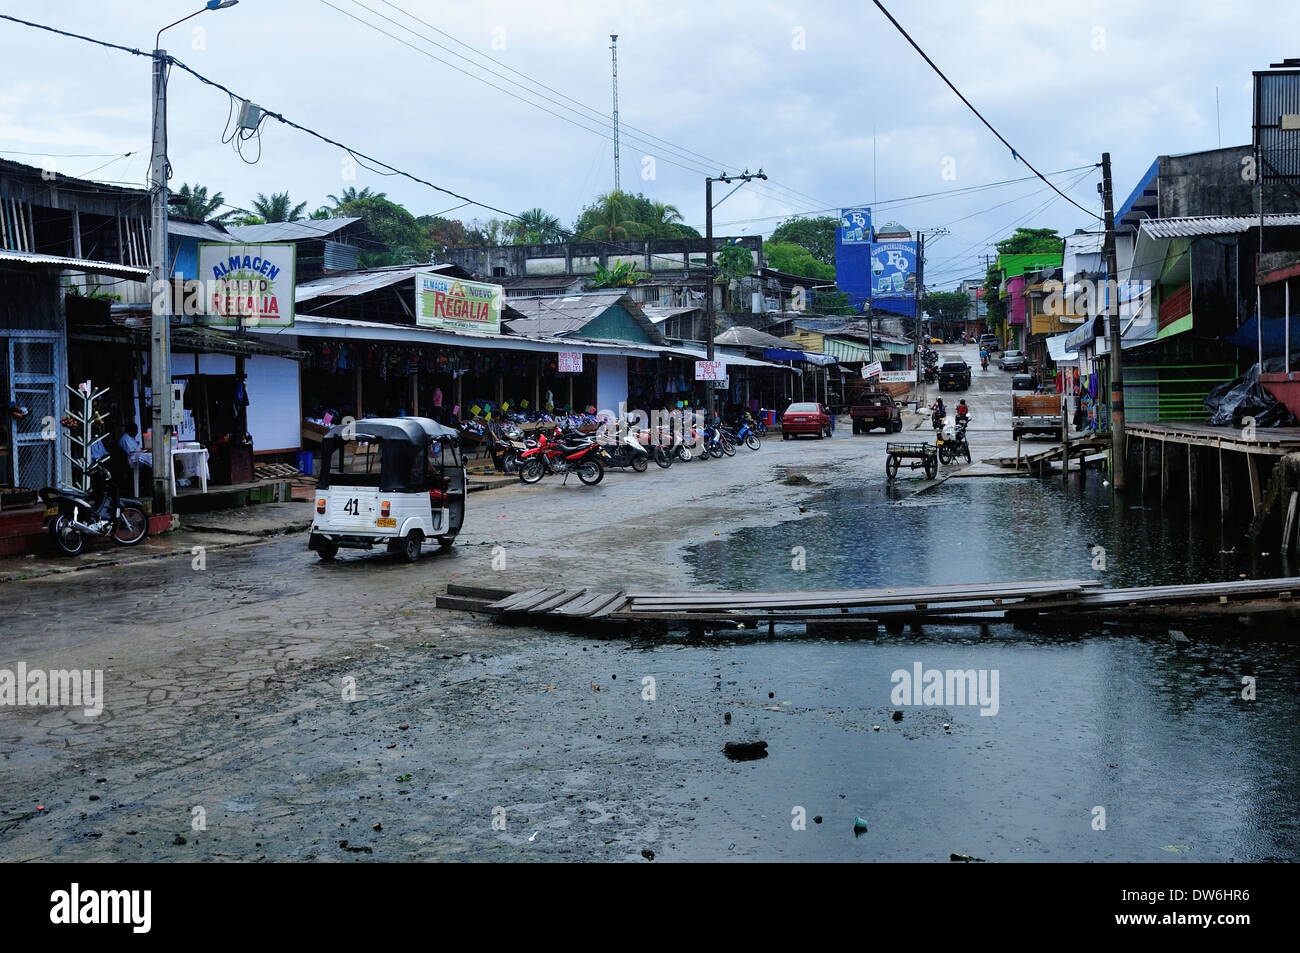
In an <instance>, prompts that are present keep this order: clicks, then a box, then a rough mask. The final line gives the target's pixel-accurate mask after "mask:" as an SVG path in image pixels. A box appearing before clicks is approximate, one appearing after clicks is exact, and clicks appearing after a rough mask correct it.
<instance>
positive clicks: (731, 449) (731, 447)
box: [722, 440, 736, 457]
mask: <svg viewBox="0 0 1300 953" xmlns="http://www.w3.org/2000/svg"><path fill="white" fill-rule="evenodd" d="M722 452H723V453H725V454H726V455H727V456H729V457H734V456H735V455H736V445H735V444H734V443H732V442H731V441H730V440H724V441H722Z"/></svg>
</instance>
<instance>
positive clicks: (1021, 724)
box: [691, 478, 1300, 861]
mask: <svg viewBox="0 0 1300 953" xmlns="http://www.w3.org/2000/svg"><path fill="white" fill-rule="evenodd" d="M806 505H807V506H808V507H809V508H811V509H813V510H815V513H813V514H811V515H809V516H808V517H806V518H805V519H804V520H802V521H800V522H799V523H798V524H796V525H794V526H779V527H767V528H751V529H742V530H739V531H737V532H736V533H735V534H733V535H732V536H730V537H729V538H726V539H720V540H717V541H709V542H705V543H703V544H701V545H699V546H697V547H694V549H693V550H692V553H691V562H692V566H693V568H694V572H695V580H694V584H695V585H696V586H697V587H699V588H706V587H724V588H743V589H776V590H789V589H838V588H855V587H857V588H863V587H874V586H890V585H900V584H911V585H924V584H945V583H960V582H982V581H991V580H999V581H1001V580H1016V579H1020V580H1024V579H1049V578H1085V579H1091V578H1099V579H1101V580H1102V581H1103V582H1104V584H1105V585H1106V586H1108V587H1119V586H1136V585H1153V584H1160V583H1174V582H1187V581H1192V580H1206V581H1211V580H1227V579H1234V578H1237V577H1238V575H1239V574H1241V573H1248V574H1250V575H1252V576H1257V575H1285V574H1287V572H1286V567H1284V566H1282V565H1280V563H1277V562H1276V561H1270V560H1262V562H1264V563H1265V565H1258V564H1252V562H1251V557H1249V556H1247V555H1243V554H1242V553H1240V551H1239V552H1228V553H1225V552H1222V551H1221V548H1220V547H1221V545H1222V544H1221V541H1220V539H1219V538H1218V532H1217V527H1216V528H1215V530H1214V532H1213V533H1206V532H1205V531H1204V530H1203V529H1202V528H1200V527H1199V525H1198V524H1195V523H1194V522H1193V521H1190V520H1186V519H1164V520H1162V519H1161V518H1160V514H1159V512H1158V510H1152V509H1149V508H1146V507H1141V506H1138V505H1137V503H1136V502H1134V503H1131V504H1130V505H1125V506H1124V507H1123V508H1122V509H1120V510H1117V509H1116V508H1115V506H1114V505H1113V503H1112V496H1111V494H1110V492H1109V491H1108V489H1106V488H1103V487H1102V486H1101V485H1100V481H1099V480H1095V479H1094V480H1092V481H1090V483H1089V485H1088V486H1087V487H1086V488H1085V489H1083V490H1082V491H1081V490H1080V489H1078V488H1077V487H1072V488H1070V489H1068V490H1063V489H1062V488H1061V486H1060V484H1059V482H1058V481H1050V482H1049V481H1038V480H1033V479H1000V478H988V479H953V480H949V481H947V482H945V483H943V484H942V485H940V486H937V487H934V488H932V489H930V490H928V491H925V492H922V493H920V494H917V495H914V496H910V497H908V498H905V499H895V498H893V496H892V491H891V490H889V489H888V488H886V487H884V486H882V484H880V483H878V482H877V483H872V482H870V481H863V482H861V483H858V484H850V485H840V486H836V487H834V488H830V489H826V490H824V491H823V492H821V493H819V494H812V495H810V497H809V501H808V503H807V504H806ZM794 547H802V548H803V553H804V557H805V558H806V564H807V568H806V570H804V571H796V570H793V569H792V568H791V563H792V559H793V558H794V556H792V549H794ZM1097 547H1101V549H1098V548H1097ZM1103 551H1104V552H1103ZM1102 555H1104V557H1105V561H1104V564H1103V563H1101V562H1100V561H1099V556H1102ZM1270 562H1272V563H1273V564H1269V563H1270ZM1103 565H1104V568H1100V567H1101V566H1103ZM1180 628H1186V629H1187V631H1188V632H1189V633H1190V634H1191V635H1192V637H1193V641H1192V644H1191V645H1190V646H1189V647H1186V648H1183V649H1179V648H1177V647H1176V646H1175V645H1174V644H1172V643H1171V642H1170V640H1169V638H1168V626H1162V625H1146V626H1142V627H1137V628H1132V627H1127V626H1125V627H1122V628H1121V629H1119V630H1114V629H1106V628H1102V627H1097V628H1095V629H1092V630H1087V629H1085V630H1075V631H1072V632H1068V633H1066V632H1061V633H1054V632H1050V631H1049V632H1042V631H1038V632H1028V631H1023V630H1020V629H1017V628H1015V627H1013V626H1011V625H1007V624H999V625H994V626H991V627H990V628H989V630H988V631H987V633H986V634H985V635H984V636H981V633H980V629H979V628H978V627H971V626H951V625H950V626H944V625H932V626H926V627H925V628H924V630H923V631H920V632H917V631H911V630H909V631H907V632H905V633H903V634H898V635H886V634H883V633H882V634H881V635H880V636H879V637H877V638H875V639H874V640H867V641H850V642H827V641H819V640H810V639H807V638H805V637H803V636H798V637H797V639H796V637H794V636H793V635H788V636H787V637H786V638H785V639H782V638H779V637H778V638H777V639H776V640H773V641H768V642H763V643H759V644H749V645H744V646H741V645H735V646H732V647H731V648H729V649H728V653H727V654H728V658H729V660H731V661H733V662H735V663H738V664H740V665H741V666H742V667H743V670H744V672H745V673H746V675H747V676H748V677H749V678H751V679H753V678H755V676H756V674H758V673H762V674H763V676H766V677H767V678H770V679H771V680H773V681H774V682H776V683H778V684H780V685H781V695H787V696H794V698H795V700H794V701H793V702H792V705H791V706H787V708H786V711H788V710H789V709H790V708H791V707H793V708H796V709H799V712H798V716H790V715H787V714H784V713H782V714H780V715H776V714H775V713H774V714H773V716H772V717H769V718H767V719H765V721H764V723H763V729H764V731H766V734H764V738H766V739H767V740H768V741H769V742H770V743H771V745H772V749H773V756H772V757H770V758H768V759H766V760H764V761H761V762H758V763H756V764H753V765H740V766H736V768H732V769H731V770H732V771H736V772H737V773H739V772H740V771H749V772H752V775H751V780H752V781H753V782H754V795H755V796H754V797H752V801H754V802H757V801H759V800H760V798H759V797H757V794H758V791H759V790H760V789H768V788H769V787H771V786H776V787H777V788H780V789H783V790H791V791H793V790H799V791H802V792H806V793H805V795H804V797H805V798H806V800H807V801H808V802H810V804H815V805H831V806H835V805H836V804H837V803H844V800H848V801H850V803H854V804H860V803H867V804H869V805H870V807H871V813H870V814H869V815H866V817H867V818H868V819H869V828H870V829H869V832H868V833H867V834H865V835H862V836H859V837H856V838H855V837H854V835H853V832H852V831H851V830H849V828H848V826H846V824H845V823H844V817H843V816H842V812H837V816H836V825H837V826H836V829H834V830H831V831H827V832H825V833H824V834H823V833H820V832H814V835H813V836H810V837H809V836H800V835H798V834H792V836H790V837H788V838H786V841H787V847H788V850H789V851H790V852H791V853H793V854H795V855H797V856H802V857H814V856H830V857H834V858H839V859H850V858H858V859H862V858H866V857H870V858H879V859H910V858H918V859H944V858H946V856H947V855H948V854H949V853H950V852H955V853H963V854H971V855H976V856H985V857H989V859H1000V860H1011V859H1049V858H1050V859H1058V860H1065V859H1074V860H1145V861H1153V860H1202V861H1204V860H1238V861H1240V860H1266V859H1287V860H1294V859H1296V858H1297V857H1300V829H1298V827H1297V818H1296V811H1295V804H1296V803H1297V801H1298V800H1300V752H1297V748H1296V745H1295V738H1296V735H1297V730H1298V729H1300V723H1298V722H1300V718H1298V717H1297V707H1296V705H1295V698H1296V695H1297V691H1300V679H1298V678H1297V662H1298V661H1300V652H1298V651H1297V647H1296V644H1295V641H1294V630H1293V628H1291V629H1285V628H1276V627H1274V628H1267V627H1264V626H1245V625H1240V624H1238V623H1237V621H1236V620H1235V619H1230V620H1229V619H1225V620H1223V621H1222V622H1220V623H1218V624H1216V625H1214V626H1210V627H1206V626H1200V627H1192V626H1180ZM918 663H919V664H920V665H921V666H923V668H924V669H939V670H949V669H956V670H970V669H974V670H977V671H978V670H988V671H995V672H997V674H998V676H999V681H998V689H999V691H998V701H999V705H998V708H997V711H996V714H991V715H989V716H984V715H981V714H980V710H979V708H978V707H974V706H969V705H967V706H961V707H955V706H952V705H948V706H944V705H936V706H932V707H931V706H925V707H902V708H901V710H902V711H903V719H902V721H899V722H894V721H893V720H892V713H893V711H894V710H895V709H896V708H898V707H899V706H896V705H894V704H892V703H891V691H892V690H893V688H894V682H893V680H892V675H893V673H895V672H897V671H900V670H901V671H906V672H909V673H910V672H912V671H913V670H914V667H915V666H916V665H917V664H918ZM1243 676H1253V677H1254V678H1255V679H1256V685H1257V692H1258V694H1257V698H1256V699H1255V700H1253V701H1246V700H1243V698H1242V694H1241V693H1242V687H1243V686H1242V679H1243ZM761 680H762V679H761V678H760V679H759V681H761ZM781 695H778V699H777V700H778V702H779V701H780V700H781ZM769 704H770V703H769ZM945 724H947V725H948V726H949V727H948V728H947V729H945V728H944V727H943V726H944V725H945ZM876 726H880V730H879V731H877V730H875V728H876ZM760 779H761V783H760ZM842 794H843V795H845V798H844V800H841V795H842ZM741 796H742V798H743V797H744V796H743V795H741ZM855 798H856V800H852V799H855ZM792 803H803V802H802V801H795V802H792ZM749 807H750V809H752V810H759V804H758V803H751V804H750V805H749ZM765 807H766V808H767V809H768V810H774V809H775V805H772V804H767V805H765ZM786 810H787V811H789V810H790V808H788V807H787V808H786ZM855 810H857V808H855ZM1102 811H1104V815H1103V814H1102V813H1101V812H1102ZM814 813H817V811H816V810H815V809H814V808H813V807H811V806H810V807H809V815H810V816H811V815H812V814H814ZM858 813H862V812H861V811H860V810H858ZM1098 818H1102V821H1103V822H1104V829H1098V824H1099V822H1098V820H1097V819H1098ZM871 821H874V823H870V822H871ZM811 829H812V828H811V826H810V830H811ZM864 841H865V842H868V843H864ZM699 856H704V854H700V855H699Z"/></svg>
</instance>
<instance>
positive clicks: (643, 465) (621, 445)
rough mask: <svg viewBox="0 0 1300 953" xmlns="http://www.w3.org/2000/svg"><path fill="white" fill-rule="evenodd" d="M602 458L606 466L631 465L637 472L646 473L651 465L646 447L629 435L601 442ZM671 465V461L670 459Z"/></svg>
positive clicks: (621, 466) (620, 466)
mask: <svg viewBox="0 0 1300 953" xmlns="http://www.w3.org/2000/svg"><path fill="white" fill-rule="evenodd" d="M600 459H601V462H602V463H603V464H604V465H605V466H606V467H619V468H620V469H621V468H623V467H631V468H632V469H633V470H635V471H636V472H637V473H645V471H646V470H647V469H648V468H649V466H650V454H648V453H647V452H646V449H645V447H643V446H641V444H640V443H638V442H637V441H636V440H633V439H632V438H631V437H629V438H628V439H626V440H619V441H617V442H614V443H606V444H601V447H600ZM669 464H670V465H671V461H669Z"/></svg>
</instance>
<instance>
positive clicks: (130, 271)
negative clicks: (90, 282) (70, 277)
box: [0, 248, 149, 281]
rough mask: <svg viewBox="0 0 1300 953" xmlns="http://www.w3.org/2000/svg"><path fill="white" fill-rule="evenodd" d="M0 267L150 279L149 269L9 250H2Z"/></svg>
mask: <svg viewBox="0 0 1300 953" xmlns="http://www.w3.org/2000/svg"><path fill="white" fill-rule="evenodd" d="M0 265H3V266H5V267H13V268H30V269H47V268H53V269H56V270H58V271H81V272H85V273H86V274H88V275H107V276H109V277H110V278H127V279H130V280H132V281H146V280H148V278H149V269H148V268H137V267H135V266H134V265H121V264H118V263H117V262H112V261H93V260H91V259H87V258H63V257H62V256H59V255H38V254H36V253H35V252H25V251H10V250H9V249H7V248H5V249H0Z"/></svg>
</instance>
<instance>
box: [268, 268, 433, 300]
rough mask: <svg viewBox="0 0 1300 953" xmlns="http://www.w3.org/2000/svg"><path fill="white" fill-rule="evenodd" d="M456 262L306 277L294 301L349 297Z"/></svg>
mask: <svg viewBox="0 0 1300 953" xmlns="http://www.w3.org/2000/svg"><path fill="white" fill-rule="evenodd" d="M455 267H456V266H455V265H446V264H443V265H430V264H425V265H398V266H394V267H388V268H368V269H366V270H364V271H345V272H340V273H338V274H335V275H325V276H324V277H322V278H316V279H315V280H313V281H305V282H303V283H302V284H300V285H299V286H298V287H297V288H295V289H294V290H293V300H294V303H295V304H302V303H304V302H307V301H312V300H314V299H316V298H350V297H352V296H353V295H361V294H366V293H367V292H371V291H377V290H378V289H380V288H387V287H388V286H389V285H395V284H399V283H401V282H403V281H409V280H410V279H411V278H413V277H414V276H415V275H417V274H419V273H420V272H422V271H443V270H446V269H450V268H455Z"/></svg>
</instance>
